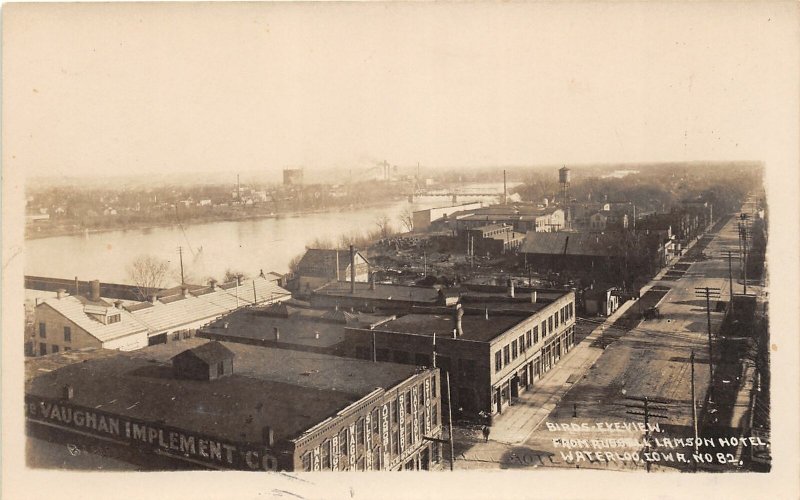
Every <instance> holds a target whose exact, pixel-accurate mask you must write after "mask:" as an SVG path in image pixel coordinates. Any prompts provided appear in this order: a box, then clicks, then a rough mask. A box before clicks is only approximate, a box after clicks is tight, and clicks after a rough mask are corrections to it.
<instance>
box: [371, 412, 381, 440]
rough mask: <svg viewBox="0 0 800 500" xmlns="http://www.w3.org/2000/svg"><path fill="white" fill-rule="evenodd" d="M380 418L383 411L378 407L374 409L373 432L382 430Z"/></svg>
mask: <svg viewBox="0 0 800 500" xmlns="http://www.w3.org/2000/svg"><path fill="white" fill-rule="evenodd" d="M380 418H381V412H380V410H378V408H375V409H374V410H372V433H373V434H377V433H379V432H380Z"/></svg>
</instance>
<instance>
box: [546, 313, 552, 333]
mask: <svg viewBox="0 0 800 500" xmlns="http://www.w3.org/2000/svg"><path fill="white" fill-rule="evenodd" d="M547 331H548V332H550V333H553V317H552V316H550V317H549V318H547Z"/></svg>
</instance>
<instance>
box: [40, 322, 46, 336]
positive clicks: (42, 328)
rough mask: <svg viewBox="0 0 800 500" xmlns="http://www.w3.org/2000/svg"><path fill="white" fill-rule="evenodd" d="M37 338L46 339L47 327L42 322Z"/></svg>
mask: <svg viewBox="0 0 800 500" xmlns="http://www.w3.org/2000/svg"><path fill="white" fill-rule="evenodd" d="M39 337H41V338H43V339H45V338H47V326H46V325H45V323H44V322H42V323H39Z"/></svg>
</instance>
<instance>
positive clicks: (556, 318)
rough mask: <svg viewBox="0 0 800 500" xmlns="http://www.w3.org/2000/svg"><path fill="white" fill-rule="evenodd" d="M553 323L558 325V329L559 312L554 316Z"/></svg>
mask: <svg viewBox="0 0 800 500" xmlns="http://www.w3.org/2000/svg"><path fill="white" fill-rule="evenodd" d="M553 322H554V323H555V324H556V328H558V312H556V313H555V314H553Z"/></svg>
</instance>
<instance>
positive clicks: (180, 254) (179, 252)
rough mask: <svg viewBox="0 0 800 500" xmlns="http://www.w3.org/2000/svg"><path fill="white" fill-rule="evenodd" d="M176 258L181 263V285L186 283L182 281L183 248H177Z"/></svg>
mask: <svg viewBox="0 0 800 500" xmlns="http://www.w3.org/2000/svg"><path fill="white" fill-rule="evenodd" d="M175 208H176V209H177V208H178V207H177V206H176V207H175ZM178 256H179V258H180V261H181V285H183V284H185V283H186V282H185V281H184V279H183V247H181V246H179V247H178Z"/></svg>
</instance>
